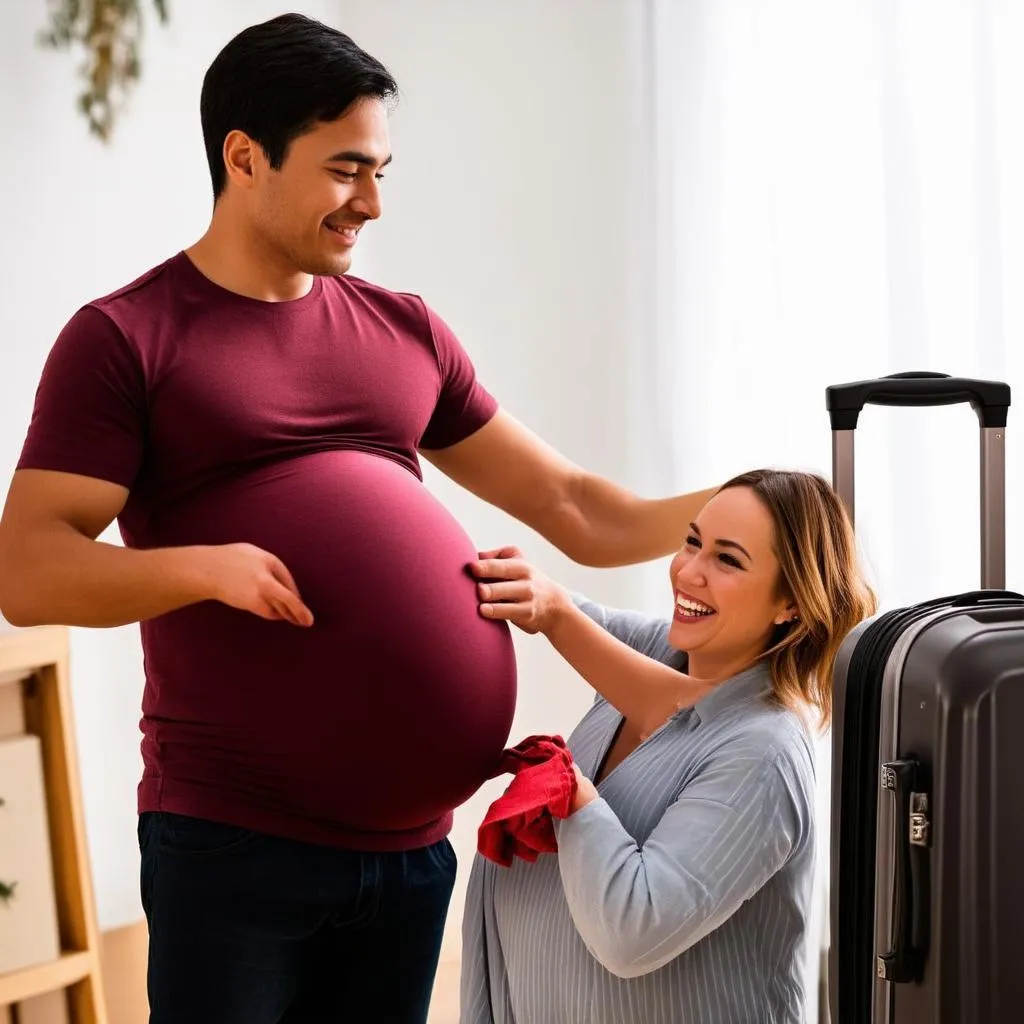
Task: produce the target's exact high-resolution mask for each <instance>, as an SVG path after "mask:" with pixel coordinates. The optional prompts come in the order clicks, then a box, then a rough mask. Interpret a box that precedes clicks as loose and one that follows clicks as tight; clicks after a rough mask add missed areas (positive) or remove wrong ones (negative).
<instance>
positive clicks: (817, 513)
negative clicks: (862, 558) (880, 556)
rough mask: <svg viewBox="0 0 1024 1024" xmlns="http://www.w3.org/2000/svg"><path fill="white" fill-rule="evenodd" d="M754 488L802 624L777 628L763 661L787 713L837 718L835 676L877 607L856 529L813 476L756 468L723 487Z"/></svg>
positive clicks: (783, 583) (783, 584)
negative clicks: (849, 640) (850, 639)
mask: <svg viewBox="0 0 1024 1024" xmlns="http://www.w3.org/2000/svg"><path fill="white" fill-rule="evenodd" d="M730 487H748V488H750V490H752V491H753V492H754V493H755V494H756V495H757V496H758V498H759V499H760V500H761V502H762V504H763V505H764V506H765V508H767V509H768V511H769V513H770V514H771V517H772V520H773V521H774V527H775V529H774V547H775V555H776V557H777V558H778V561H779V567H780V570H781V571H780V578H779V587H780V590H781V591H782V596H785V597H787V598H788V599H790V600H791V601H792V602H793V603H794V604H795V605H796V608H797V611H798V613H799V618H798V619H796V620H795V621H794V622H787V623H784V624H783V625H781V626H777V627H776V629H775V631H774V633H773V635H772V637H771V640H770V642H769V646H768V650H767V651H766V652H765V655H764V657H765V658H766V659H768V662H769V665H770V666H771V676H772V693H773V697H774V699H775V700H776V701H777V702H778V703H779V704H781V705H783V706H784V707H788V708H792V709H794V710H800V709H801V707H802V706H803V707H807V706H810V707H812V708H814V709H816V711H817V712H818V714H819V716H820V721H821V725H822V728H825V727H827V726H828V724H829V723H830V721H831V718H832V672H833V669H834V667H835V662H836V655H837V654H838V653H839V648H840V646H841V645H842V643H843V640H844V639H845V638H846V636H847V634H848V633H849V632H850V631H851V630H852V629H853V628H854V627H855V626H857V625H858V624H859V623H860V622H862V621H863V620H864V619H866V618H868V617H870V616H871V615H873V614H874V613H875V610H876V609H877V607H878V604H877V600H876V597H875V594H874V591H873V590H872V589H871V587H870V586H869V585H868V583H867V582H866V580H865V578H864V575H863V573H862V571H861V568H860V564H859V560H858V557H857V544H856V540H855V538H854V533H853V525H852V524H851V522H850V517H849V516H848V515H847V512H846V509H845V507H844V506H843V503H842V501H841V500H840V498H839V496H838V495H837V494H836V492H835V491H834V490H833V488H832V486H831V484H829V483H828V481H827V480H825V479H824V478H823V477H821V476H819V475H817V474H815V473H801V472H795V471H787V470H775V469H756V470H752V471H751V472H749V473H743V474H741V475H740V476H737V477H734V478H733V479H732V480H730V481H728V483H726V484H725V485H724V486H723V487H722V488H721V489H722V490H726V489H727V488H730Z"/></svg>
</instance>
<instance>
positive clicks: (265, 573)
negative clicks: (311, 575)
mask: <svg viewBox="0 0 1024 1024" xmlns="http://www.w3.org/2000/svg"><path fill="white" fill-rule="evenodd" d="M186 550H188V551H189V552H191V557H192V558H194V559H196V572H197V574H198V576H199V578H200V579H202V580H203V583H204V589H205V590H206V592H207V594H208V596H209V597H210V598H211V599H212V600H214V601H220V602H222V603H223V604H226V605H230V606H231V607H232V608H238V609H239V610H241V611H244V612H252V613H253V614H254V615H258V616H260V618H264V619H271V620H282V621H285V622H290V623H292V624H293V625H295V626H312V625H313V613H312V612H311V611H310V610H309V609H308V608H307V607H306V605H305V604H303V601H302V598H301V597H300V595H299V588H298V587H297V586H296V585H295V580H294V579H293V578H292V574H291V573H290V572H289V571H288V569H287V568H286V566H285V565H284V563H283V562H282V561H281V560H280V559H279V558H276V557H275V556H274V555H271V554H269V553H268V552H266V551H263V550H262V549H260V548H258V547H254V546H253V545H252V544H223V545H218V546H216V547H197V548H188V549H186Z"/></svg>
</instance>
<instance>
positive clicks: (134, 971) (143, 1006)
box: [0, 922, 459, 1024]
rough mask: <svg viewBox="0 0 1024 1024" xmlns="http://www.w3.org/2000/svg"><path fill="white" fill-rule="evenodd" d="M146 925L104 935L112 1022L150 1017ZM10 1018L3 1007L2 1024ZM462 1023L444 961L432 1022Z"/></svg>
mask: <svg viewBox="0 0 1024 1024" xmlns="http://www.w3.org/2000/svg"><path fill="white" fill-rule="evenodd" d="M146 943H147V937H146V925H145V923H144V922H140V923H139V924H137V925H134V926H130V927H128V928H119V929H116V930H114V931H110V932H107V933H106V934H104V936H103V944H102V952H103V966H104V974H105V976H106V981H107V986H106V987H107V1002H108V1012H109V1015H110V1024H144V1022H145V1021H146V1020H147V1019H148V1017H149V1006H148V1001H147V999H146ZM9 1019H10V1018H8V1017H7V1016H6V1015H5V1012H4V1009H3V1007H0V1024H8V1021H9ZM29 1020H31V1022H32V1024H36V1022H37V1021H38V1024H44V1022H45V1024H50V1022H51V1021H52V1022H53V1024H64V1021H65V1020H66V1018H65V1017H64V1016H63V1014H59V1015H52V1016H51V1015H50V1014H48V1013H46V1012H45V1009H44V1007H42V1006H41V1005H40V1006H39V1007H38V1012H37V1013H36V1014H35V1015H33V1016H31V1017H30V1018H29ZM458 1022H459V964H458V961H452V960H449V961H446V962H443V963H442V964H441V965H440V966H439V967H438V969H437V980H436V981H435V983H434V998H433V1002H432V1004H431V1007H430V1017H429V1024H458Z"/></svg>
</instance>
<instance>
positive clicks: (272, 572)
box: [0, 15, 707, 1024]
mask: <svg viewBox="0 0 1024 1024" xmlns="http://www.w3.org/2000/svg"><path fill="white" fill-rule="evenodd" d="M395 92H396V86H395V83H394V81H393V80H392V78H391V76H390V75H389V73H388V72H387V71H386V69H385V68H384V67H383V66H382V65H381V64H380V63H379V62H378V61H377V60H375V59H374V58H373V57H371V56H369V55H368V54H367V53H365V52H363V51H362V50H361V49H359V48H358V47H357V46H356V45H355V44H354V43H353V42H352V40H350V39H349V38H348V37H347V36H345V35H343V34H341V33H340V32H336V31H334V30H332V29H330V28H327V27H325V26H323V25H321V24H319V23H317V22H314V21H311V20H309V19H307V18H304V17H300V16H298V15H286V16H282V17H279V18H275V19H273V20H272V21H269V22H267V23H265V24H261V25H257V26H254V27H251V28H249V29H247V30H245V31H244V32H242V33H241V34H239V35H238V36H237V37H236V38H235V39H233V40H232V41H231V42H230V43H229V44H228V45H227V46H226V47H225V48H224V50H223V51H222V52H221V53H220V54H219V56H218V57H217V58H216V60H215V61H214V62H213V64H212V65H211V67H210V68H209V70H208V72H207V75H206V78H205V80H204V83H203V91H202V100H201V113H202V125H203V134H204V139H205V144H206V151H207V158H208V162H209V166H210V172H211V175H212V179H213V191H214V199H215V202H214V211H213V215H212V219H211V223H210V226H209V229H208V231H207V232H206V234H205V235H204V236H203V237H202V238H201V239H200V240H199V241H198V242H197V243H196V244H195V245H194V246H192V247H191V248H190V249H188V250H187V251H185V252H181V253H178V254H177V255H176V256H174V257H172V258H171V259H170V260H168V261H167V262H166V263H164V264H162V265H161V266H159V267H156V268H154V269H152V270H150V271H148V272H147V273H146V274H144V275H143V276H142V277H141V278H139V279H138V280H137V281H135V282H133V283H132V284H130V285H128V286H127V287H125V288H123V289H121V290H120V291H118V292H115V293H114V294H113V295H109V296H106V297H105V298H103V299H99V300H97V301H95V302H92V303H89V304H88V305H87V306H85V307H84V308H83V309H81V310H79V311H78V313H76V314H75V316H74V317H73V318H72V319H71V321H70V322H69V323H68V325H67V326H66V327H65V329H64V331H63V332H62V333H61V336H60V337H59V339H58V340H57V343H56V344H55V346H54V348H53V351H52V352H51V354H50V357H49V359H48V361H47V365H46V368H45V370H44V373H43V376H42V380H41V382H40V387H39V390H38V394H37V397H36V405H35V410H34V413H33V417H32V423H31V426H30V428H29V432H28V437H27V440H26V443H25V446H24V450H23V454H22V458H21V460H20V462H19V466H18V469H17V471H16V473H15V476H14V480H13V482H12V484H11V488H10V492H9V495H8V500H7V504H6V508H5V511H4V515H3V519H2V522H0V610H2V611H3V613H4V615H5V616H6V617H7V618H8V619H9V620H10V621H11V622H12V623H14V624H15V625H31V624H37V623H54V622H56V623H64V624H69V625H78V626H88V627H109V626H116V625H120V624H125V623H129V622H140V623H141V624H142V625H141V628H142V635H143V646H144V652H145V658H146V692H145V696H144V699H143V712H144V714H143V722H142V731H143V744H142V749H143V755H144V762H145V770H144V775H143V779H142V783H141V785H140V788H139V811H140V826H139V835H140V847H141V851H142V878H141V883H142V895H143V904H144V907H145V909H146V915H147V919H148V922H149V928H150V963H149V993H150V1003H151V1013H152V1016H151V1021H153V1022H154V1024H183V1022H185V1021H187V1022H189V1024H236V1022H237V1024H241V1022H245V1024H271V1022H275V1024H276V1022H289V1024H297V1022H314V1021H315V1022H320V1021H338V1022H342V1021H360V1022H363V1021H365V1022H371V1021H373V1022H376V1021H382V1022H383V1021H395V1022H417V1021H423V1020H425V1017H426V1012H427V1004H428V1001H429V997H430V991H431V986H432V980H433V974H434V970H435V967H436V963H437V957H438V953H439V949H440V941H441V933H442V930H443V926H444V921H445V915H446V912H447V907H448V901H449V897H450V894H451V889H452V884H453V879H454V871H455V864H454V857H453V855H452V850H451V846H450V844H449V843H448V840H447V838H446V835H447V830H448V828H449V825H450V821H451V810H452V808H453V807H454V806H456V805H457V803H459V802H461V800H463V799H465V797H466V796H468V795H469V793H471V792H472V791H473V789H475V788H476V787H477V786H479V785H480V784H481V783H482V782H483V781H484V778H485V777H486V774H487V771H488V768H489V767H491V766H492V765H493V764H494V759H495V757H496V755H497V753H498V752H499V751H500V747H501V745H502V743H503V742H504V740H505V739H506V738H507V730H508V726H509V723H510V716H511V704H512V697H513V695H514V685H513V684H514V674H513V669H514V665H513V663H512V659H511V655H510V653H509V651H510V648H509V646H508V643H509V641H508V636H507V632H504V631H503V628H502V627H500V626H498V625H497V624H496V623H494V622H486V621H485V620H484V619H483V617H481V616H479V615H477V614H475V612H476V607H475V596H474V591H473V584H472V581H471V580H469V577H468V576H467V575H466V574H465V572H464V570H465V566H466V563H467V561H470V560H472V558H473V557H474V553H473V552H472V551H467V550H466V547H465V544H464V541H465V539H466V538H464V537H463V536H462V535H461V534H460V532H459V529H458V527H457V524H454V522H453V521H451V520H450V517H448V518H446V513H444V511H443V510H442V509H441V508H440V506H439V505H437V504H436V502H434V500H433V499H432V498H431V497H430V496H429V494H428V492H427V491H426V489H425V488H424V487H423V485H422V481H421V479H420V476H419V470H420V467H419V462H418V459H417V453H422V454H423V455H424V456H425V457H426V458H428V459H429V460H430V461H431V462H433V463H434V464H435V465H436V466H437V467H438V468H439V469H440V470H441V471H442V472H444V473H445V474H447V475H448V476H449V477H451V478H452V479H454V480H455V481H457V482H458V483H459V484H461V485H462V486H464V487H466V488H468V489H469V490H470V491H472V492H474V493H475V494H477V495H479V496H480V497H481V498H483V499H484V500H486V501H488V502H490V503H492V504H494V505H496V506H497V507H499V508H501V509H503V510H505V511H506V512H508V513H509V514H511V515H513V516H515V517H516V518H518V519H519V520H521V521H522V522H524V523H526V524H528V525H529V526H531V527H532V528H534V529H535V530H537V531H538V532H539V533H541V534H542V535H544V536H545V537H547V538H548V539H549V540H550V541H551V542H552V543H553V544H555V545H557V546H558V547H559V548H560V549H561V550H562V551H564V552H565V553H566V554H567V555H568V556H570V557H572V558H574V559H575V560H577V561H579V562H581V563H585V564H589V565H615V564H627V563H633V562H638V561H642V560H646V559H650V558H654V557H658V556H662V555H664V554H667V553H669V552H670V551H672V550H674V549H675V548H676V547H677V545H678V543H679V540H680V537H681V533H682V530H683V529H684V525H685V524H686V523H688V522H690V521H691V520H692V519H693V518H694V517H695V515H696V511H697V509H698V508H699V507H700V505H701V504H703V502H704V500H705V499H706V497H707V493H701V494H695V495H689V496H681V497H677V498H673V499H664V500H660V501H649V500H642V499H640V498H638V497H636V496H635V495H633V494H631V493H629V492H627V491H625V490H623V489H621V488H619V487H617V486H615V485H614V484H612V483H610V482H608V481H606V480H602V479H600V478H597V477H595V476H593V475H591V474H588V473H586V472H584V471H583V470H581V469H579V468H578V467H576V466H574V465H572V464H571V463H569V462H568V461H567V460H565V459H564V458H562V457H561V456H560V455H559V454H558V453H556V452H554V451H552V450H551V449H550V448H549V447H547V446H546V445H545V444H543V443H542V442H541V441H540V440H539V439H538V438H536V437H535V436H534V435H532V434H531V433H530V432H529V431H527V430H526V429H525V428H524V427H522V426H521V425H519V424H518V423H517V422H515V420H513V419H512V418H511V417H510V416H508V415H507V414H506V413H504V412H502V411H501V410H500V409H498V407H497V403H496V402H495V400H494V399H493V398H492V397H491V396H490V395H489V394H488V393H487V392H486V391H485V390H484V388H483V387H482V386H481V385H480V384H479V382H478V381H477V380H476V377H475V374H474V372H473V367H472V364H471V362H470V360H469V358H468V356H467V355H466V353H465V351H464V350H463V349H462V348H461V346H460V345H459V343H458V341H457V340H456V339H455V338H454V336H453V335H452V333H451V332H450V331H449V330H448V328H447V327H446V326H445V325H444V323H443V322H442V321H441V320H440V319H439V318H438V317H437V316H436V315H435V314H434V313H433V312H432V311H431V310H429V309H428V308H427V307H426V306H425V305H424V304H423V303H422V302H421V301H420V300H419V299H418V298H416V297H414V296H409V295H398V294H395V293H391V292H388V291H386V290H385V289H382V288H378V287H376V286H373V285H370V284H368V283H366V282H363V281H359V280H357V279H355V278H353V277H351V276H345V275H346V272H347V271H348V269H349V266H350V261H351V252H352V248H353V246H354V245H355V244H356V241H357V238H358V234H359V231H360V229H361V228H362V227H363V226H364V225H365V224H366V223H367V222H369V221H371V220H374V219H376V218H377V217H378V216H380V212H381V199H380V178H381V176H382V172H383V170H384V168H385V167H386V165H387V164H388V162H389V161H390V159H391V153H390V149H389V142H388V131H387V120H386V112H387V104H388V102H389V101H390V100H391V99H392V97H393V96H394V94H395ZM115 519H116V520H117V521H118V523H119V526H120V529H121V534H122V537H123V538H124V541H125V546H124V547H119V546H114V545H106V544H102V543H99V542H98V541H97V540H96V538H97V537H98V536H99V535H100V533H101V532H102V531H103V530H104V529H105V528H106V527H107V526H108V525H109V524H110V523H111V522H113V521H114V520H115ZM468 608H472V611H473V615H472V616H471V617H470V616H469V615H467V609H468ZM431 616H434V617H433V618H431ZM403 651H404V652H405V653H402V652H403ZM396 659H397V660H396ZM403 659H404V660H403ZM396 665H397V666H398V667H397V668H396V667H395V666H396ZM481 723H483V724H481Z"/></svg>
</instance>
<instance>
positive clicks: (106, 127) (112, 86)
mask: <svg viewBox="0 0 1024 1024" xmlns="http://www.w3.org/2000/svg"><path fill="white" fill-rule="evenodd" d="M144 2H145V0H50V23H49V26H48V27H47V28H45V29H43V31H42V32H41V33H40V35H39V41H40V43H41V44H42V45H43V46H45V47H49V48H51V49H54V50H69V49H72V48H73V47H76V46H79V45H80V46H81V47H82V48H83V49H84V50H85V60H84V61H83V62H82V67H81V76H82V78H83V79H84V81H85V89H84V90H83V91H82V92H81V93H80V94H79V97H78V108H79V110H80V111H81V112H82V113H83V114H84V115H85V117H86V120H87V121H88V122H89V130H90V131H91V132H92V133H93V134H94V135H96V136H98V137H99V138H100V139H102V140H103V141H104V142H107V141H108V140H109V139H110V137H111V135H112V133H113V130H114V122H115V120H116V117H117V114H118V113H119V111H120V110H121V108H122V106H123V104H124V101H125V100H126V99H127V97H128V94H129V93H130V92H131V90H132V87H133V86H134V85H135V83H136V82H137V81H138V80H139V77H140V74H141V71H142V65H141V63H140V59H139V47H140V42H141V39H142V28H143V20H144V19H143V16H142V7H143V5H144ZM152 3H153V7H154V8H155V10H156V14H157V17H158V18H159V19H160V22H161V23H162V24H166V23H167V17H168V13H167V0H152Z"/></svg>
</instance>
